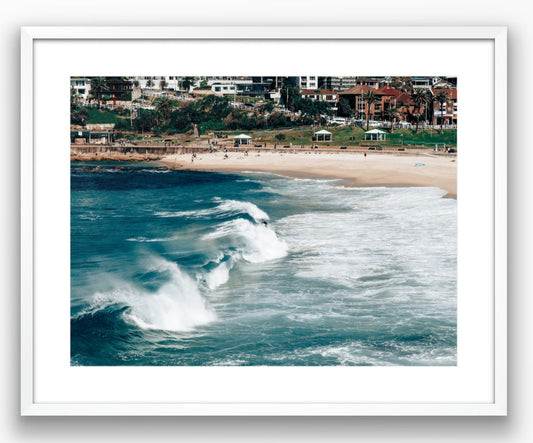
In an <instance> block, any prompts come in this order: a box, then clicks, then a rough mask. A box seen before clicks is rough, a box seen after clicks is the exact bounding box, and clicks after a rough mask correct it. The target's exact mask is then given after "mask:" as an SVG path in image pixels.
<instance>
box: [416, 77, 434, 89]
mask: <svg viewBox="0 0 533 443" xmlns="http://www.w3.org/2000/svg"><path fill="white" fill-rule="evenodd" d="M411 84H412V86H413V89H416V88H422V89H431V85H432V83H431V78H430V77H412V78H411Z"/></svg>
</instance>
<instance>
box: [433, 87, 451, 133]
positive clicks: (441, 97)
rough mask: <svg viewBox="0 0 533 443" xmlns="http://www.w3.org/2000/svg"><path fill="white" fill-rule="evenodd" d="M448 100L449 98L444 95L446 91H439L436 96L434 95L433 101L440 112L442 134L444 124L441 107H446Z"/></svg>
mask: <svg viewBox="0 0 533 443" xmlns="http://www.w3.org/2000/svg"><path fill="white" fill-rule="evenodd" d="M449 100H450V97H449V96H448V94H447V93H446V91H439V92H437V94H435V101H436V102H437V103H438V104H439V111H440V133H441V134H442V133H443V132H444V129H443V127H442V125H443V123H444V114H443V112H442V105H446V103H448V101H449Z"/></svg>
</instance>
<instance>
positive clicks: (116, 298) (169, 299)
mask: <svg viewBox="0 0 533 443" xmlns="http://www.w3.org/2000/svg"><path fill="white" fill-rule="evenodd" d="M156 261H157V263H156V265H155V267H154V268H153V269H152V271H155V272H159V273H164V274H165V275H166V276H168V279H167V281H166V283H164V284H163V285H161V286H160V287H159V288H158V289H157V290H155V291H154V292H149V291H147V290H145V289H142V288H139V287H138V286H135V285H132V284H129V283H127V282H123V283H122V284H121V287H120V288H117V289H115V290H113V291H111V292H108V293H96V294H95V295H94V296H93V300H92V303H91V308H90V309H89V310H88V311H86V312H84V313H82V315H83V314H88V313H91V314H94V312H96V311H98V310H102V309H105V308H106V307H109V306H111V305H120V306H126V307H127V309H125V310H124V312H123V314H122V315H123V317H124V319H125V320H126V321H128V322H131V323H133V324H135V325H137V326H138V327H140V328H142V329H159V330H167V331H181V332H184V331H191V330H192V329H194V328H196V327H198V326H202V325H205V324H207V323H209V322H211V321H213V320H214V319H215V318H216V316H215V313H214V311H213V310H211V309H209V308H208V307H207V304H206V301H205V300H204V298H203V297H202V295H201V294H200V291H199V288H198V286H197V284H196V282H195V281H194V280H193V279H192V278H191V277H189V276H188V275H187V274H185V273H184V272H182V271H181V270H180V268H179V267H178V265H177V264H175V263H172V262H169V261H166V260H163V259H156Z"/></svg>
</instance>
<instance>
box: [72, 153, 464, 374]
mask: <svg viewBox="0 0 533 443" xmlns="http://www.w3.org/2000/svg"><path fill="white" fill-rule="evenodd" d="M117 166H118V168H117ZM443 195H444V192H443V191H442V190H439V189H437V188H378V187H376V188H349V187H344V186H343V183H342V182H341V181H338V180H303V179H294V178H286V177H280V176H276V175H271V174H261V173H239V174H228V173H214V172H192V171H190V172H188V171H178V170H176V171H174V170H166V169H161V168H158V167H157V166H154V165H151V164H117V163H103V162H100V163H94V164H91V163H73V164H72V169H71V364H72V365H106V366H109V365H377V366H385V365H387V366H389V365H424V366H427V365H429V366H435V365H439V366H442V365H456V351H457V346H456V342H457V327H456V324H457V323H456V307H457V300H456V292H457V287H456V269H457V259H456V256H457V244H456V224H457V223H456V209H457V205H456V201H455V200H453V199H443V198H442V196H443ZM264 222H266V224H265V223H264Z"/></svg>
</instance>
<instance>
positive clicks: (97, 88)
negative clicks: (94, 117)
mask: <svg viewBox="0 0 533 443" xmlns="http://www.w3.org/2000/svg"><path fill="white" fill-rule="evenodd" d="M107 90H108V88H107V85H106V83H105V78H104V77H93V78H92V79H91V96H92V97H94V98H95V99H96V100H97V101H98V107H100V106H102V95H103V94H104V91H107Z"/></svg>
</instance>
